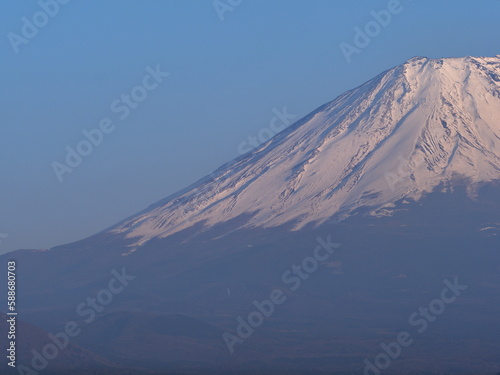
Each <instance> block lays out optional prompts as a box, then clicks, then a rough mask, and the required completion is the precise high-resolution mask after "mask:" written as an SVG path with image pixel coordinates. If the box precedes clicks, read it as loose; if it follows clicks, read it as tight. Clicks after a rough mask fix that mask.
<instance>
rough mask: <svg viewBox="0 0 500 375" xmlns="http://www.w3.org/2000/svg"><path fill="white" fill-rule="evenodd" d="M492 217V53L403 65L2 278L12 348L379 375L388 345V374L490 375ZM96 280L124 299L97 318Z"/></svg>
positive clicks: (101, 308)
mask: <svg viewBox="0 0 500 375" xmlns="http://www.w3.org/2000/svg"><path fill="white" fill-rule="evenodd" d="M499 212H500V55H497V56H495V57H464V58H440V59H429V58H424V57H415V58H412V59H410V60H408V61H407V62H405V63H404V64H402V65H400V66H397V67H395V68H392V69H389V70H387V71H386V72H383V73H382V74H380V75H378V76H377V77H375V78H373V79H372V80H370V81H368V82H367V83H365V84H363V85H361V86H359V87H358V88H355V89H353V90H351V91H348V92H346V93H344V94H342V95H340V96H339V97H338V98H336V99H335V100H333V101H332V102H329V103H327V104H325V105H323V106H321V107H319V108H318V109H316V110H315V111H313V112H312V113H310V114H309V115H307V116H306V117H304V118H303V119H301V120H299V121H297V122H296V123H294V124H293V125H291V126H290V127H288V128H287V129H285V130H283V131H282V132H280V133H279V134H277V135H276V136H275V137H273V138H272V139H270V140H269V141H267V142H266V143H264V144H262V145H261V146H260V147H259V148H257V149H254V150H253V151H251V152H249V153H247V154H245V155H242V156H240V157H238V158H237V159H235V160H233V161H231V162H229V163H227V164H225V165H223V166H221V167H220V168H219V169H217V170H216V171H215V172H214V173H212V174H211V175H210V176H207V177H205V178H203V179H201V180H200V181H198V182H196V183H194V184H192V185H191V186H188V187H187V188H185V189H183V190H181V191H179V192H177V193H175V194H173V195H171V196H169V197H167V198H165V199H163V200H161V201H159V202H157V203H155V204H153V205H152V206H150V207H148V208H146V209H145V210H143V211H142V212H140V213H138V214H136V215H133V216H132V217H130V218H127V219H125V220H123V221H121V222H120V223H118V224H116V225H114V226H112V227H111V228H108V229H105V230H103V231H102V232H100V233H97V234H95V235H93V236H91V237H89V238H86V239H83V240H80V241H77V242H74V243H70V244H66V245H62V246H57V247H54V248H52V249H48V250H18V251H15V252H11V253H9V254H5V255H3V256H1V257H0V267H2V269H7V262H8V261H10V260H16V261H17V264H18V276H17V278H18V291H19V292H18V293H19V298H18V311H19V315H18V317H17V319H18V320H19V322H21V323H20V324H24V326H25V327H30V328H29V329H24V330H23V331H22V332H23V333H22V334H23V335H24V336H23V337H21V338H19V341H18V343H19V345H18V346H21V345H25V346H26V345H32V346H33V349H35V350H38V353H43V350H42V348H39V347H37V345H42V344H41V343H44V342H49V343H50V342H51V341H50V340H51V339H50V338H48V339H47V338H46V337H45V332H52V333H53V334H56V333H57V332H64V327H65V326H66V325H67V324H68V322H73V323H74V324H76V325H77V326H78V327H79V328H80V331H81V332H80V333H79V334H78V335H77V336H76V337H72V338H71V347H70V348H69V349H67V350H68V352H66V354H65V355H62V356H59V357H57V358H54V359H51V360H50V361H48V362H50V364H49V366H48V370H47V371H46V372H45V373H47V374H49V373H50V372H49V371H51V369H52V370H53V373H54V374H62V373H77V372H75V370H76V369H75V368H73V367H72V365H71V361H72V358H78V361H80V363H85V364H86V366H87V367H88V368H92V371H93V372H92V373H93V374H121V373H125V372H124V371H125V368H126V369H127V371H129V372H128V373H137V374H143V373H144V374H165V373H167V372H168V371H170V372H169V373H171V374H174V373H182V374H211V373H214V374H235V373H245V374H252V373H258V374H262V375H264V374H297V375H298V374H306V373H311V374H312V373H314V374H339V375H340V374H367V373H370V374H377V371H379V370H381V369H380V368H378V367H374V366H376V364H377V363H378V362H377V361H376V358H378V357H379V355H380V353H382V351H383V350H385V349H383V348H387V347H394V345H393V344H391V343H394V342H397V340H398V337H400V335H401V333H402V332H403V333H405V334H406V337H407V338H409V339H411V340H408V341H407V342H409V341H411V344H408V345H407V346H404V347H401V346H400V349H401V351H400V353H399V354H398V355H396V356H394V355H393V356H391V357H390V358H389V357H388V358H389V359H390V367H389V368H388V369H386V370H384V371H385V372H387V373H394V374H429V375H430V374H436V375H437V374H443V373H448V374H495V373H498V372H500V361H499V357H498V353H499V352H500V335H499V334H498V330H497V329H496V328H497V327H498V316H500V253H499V249H500V243H499V238H500V216H499ZM98 214H99V213H98V212H96V215H98ZM318 242H319V243H323V244H324V243H325V242H326V243H327V244H331V243H335V247H336V250H335V251H332V252H331V254H330V255H329V256H327V258H325V257H324V256H322V258H321V259H320V258H319V256H318V257H316V255H318V253H317V251H318V250H317V249H318V247H317V246H318ZM328 246H329V245H328ZM328 249H329V248H328ZM314 257H316V258H314ZM311 259H312V260H311ZM315 259H316V260H315ZM311 262H312V263H311ZM311 264H312V265H313V266H311ZM117 272H120V275H122V276H120V277H118V276H116V275H118V273H117ZM112 275H115V276H114V277H115V278H117V279H120V280H122V279H123V280H125V281H126V282H125V281H124V282H123V288H121V287H120V288H121V289H120V292H119V294H116V295H113V294H111V292H109V291H108V294H107V295H108V297H107V298H108V299H106V300H104V299H103V298H100V297H99V296H101V297H102V296H104V294H106V290H107V289H106V288H108V289H109V288H111V285H112V281H110V279H111V277H112ZM123 275H129V276H123ZM287 275H288V276H287ZM111 280H113V279H111ZM115 281H116V280H115ZM290 281H293V285H294V286H296V287H294V288H289V285H290V283H289V282H290ZM453 283H455V284H453ZM450 285H455V286H453V287H452V289H449V290H454V291H455V292H457V293H456V294H455V297H456V298H455V299H450V298H449V296H448V297H446V300H445V302H446V301H448V302H446V303H445V302H443V299H442V297H440V296H443V295H446V294H443V290H445V289H443V288H444V287H448V288H450ZM456 285H460V287H458V286H456ZM108 286H109V287H108ZM116 287H117V286H116V284H114V287H113V289H112V290H117V289H116ZM453 288H454V289H453ZM103 291H104V292H103ZM276 291H278V292H276ZM458 292H460V293H458ZM103 293H104V294H103ZM273 293H274V294H273ZM278 294H279V295H280V296H281V297H280V298H277V299H276V300H278V299H279V300H280V301H285V302H283V303H280V304H276V305H274V306H273V312H272V313H270V314H266V316H265V319H264V317H263V318H262V319H263V322H262V324H260V325H254V326H253V328H252V330H251V333H250V334H248V332H249V331H250V330H249V329H247V331H246V332H247V334H246V335H243V336H245V337H244V338H242V335H240V334H241V333H242V332H243V331H245V330H244V329H243V328H241V327H243V325H244V324H250V323H248V321H249V319H251V316H255V314H253V312H254V311H256V306H262V303H263V302H262V301H267V300H269V299H270V298H271V299H272V297H270V296H273V295H274V296H277V295H278ZM95 296H97V298H96V297H95ZM109 296H111V299H109ZM92 298H94V299H92ZM440 298H441V299H440ZM99 301H100V302H99ZM436 301H437V302H436ZM99 303H100V304H99ZM82 304H83V307H84V309H83V310H82V308H81V306H82ZM96 304H97V305H96ZM441 304H442V306H443V307H442V308H441ZM0 305H1V306H7V300H6V297H5V294H4V295H3V296H2V297H1V298H0ZM267 306H269V305H267ZM436 306H438V307H439V309H437V307H436ZM82 311H84V312H85V313H83V314H82ZM268 311H269V310H268ZM252 314H253V315H252ZM415 314H417V315H415ZM429 314H430V315H429ZM2 316H3V315H2ZM90 317H92V319H90ZM412 317H413V318H412ZM22 322H25V323H22ZM242 322H247V323H242ZM416 322H419V323H417V324H415V323H416ZM424 323H425V324H424ZM36 327H38V328H36ZM248 327H250V326H249V325H248ZM424 327H425V328H424ZM418 328H419V329H418ZM30 332H34V333H32V335H33V337H30ZM35 333H36V337H34V335H35ZM228 334H229V335H233V336H232V337H239V340H238V339H236V341H234V345H232V347H230V348H229V349H230V350H228V345H227V340H225V339H224V338H225V337H228V336H227V335H228ZM51 337H52V336H51ZM58 337H60V336H58ZM391 345H392V346H391ZM31 349H32V348H31V347H29V348H28V347H23V350H22V351H20V352H19V358H18V362H19V363H20V364H23V365H25V366H30V363H32V354H31V353H32V351H31ZM384 353H385V352H384ZM367 363H369V364H370V365H367ZM117 364H120V367H117V366H118V365H117ZM0 365H2V364H0ZM0 367H1V368H2V369H3V368H7V366H3V367H2V366H0ZM8 371H9V369H6V370H5V373H6V374H7V373H8ZM166 371H167V372H166ZM379 372H380V371H379ZM13 373H16V372H13Z"/></svg>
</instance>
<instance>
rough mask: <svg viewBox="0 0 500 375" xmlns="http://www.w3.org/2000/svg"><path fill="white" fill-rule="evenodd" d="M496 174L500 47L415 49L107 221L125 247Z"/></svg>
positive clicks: (319, 216) (308, 220)
mask: <svg viewBox="0 0 500 375" xmlns="http://www.w3.org/2000/svg"><path fill="white" fill-rule="evenodd" d="M458 176H461V177H465V178H466V179H467V180H468V181H469V187H470V188H471V189H470V190H471V191H473V187H474V185H475V184H477V183H478V182H488V181H492V180H496V179H499V178H500V55H497V56H496V57H465V58H444V59H429V58H424V57H415V58H412V59H411V60H409V61H407V62H406V63H404V64H403V65H400V66H397V67H395V68H393V69H390V70H388V71H386V72H384V73H382V74H380V75H379V76H377V77H375V78H373V79H372V80H370V81H368V82H367V83H365V84H363V85H362V86H360V87H358V88H356V89H354V90H351V91H348V92H346V93H344V94H342V95H340V96H339V97H338V98H336V99H335V100H334V101H332V102H330V103H327V104H325V105H323V106H322V107H320V108H318V109H317V110H315V111H314V112H312V113H311V114H309V115H308V116H306V117H305V118H303V119H301V120H299V121H298V122H296V123H295V124H294V125H292V126H291V127H289V128H288V129H286V130H284V131H283V132H281V133H279V134H278V135H277V136H275V137H274V138H272V139H271V140H269V141H268V142H267V143H265V144H264V145H262V146H261V147H260V148H259V149H257V150H255V151H253V152H251V153H249V154H246V155H243V156H241V157H239V158H237V159H235V160H234V161H232V162H230V163H228V164H226V165H224V166H222V167H221V168H219V169H218V170H217V171H216V172H215V173H214V174H212V175H211V176H210V177H207V178H205V179H202V180H200V181H198V182H197V183H195V184H193V185H191V186H190V187H188V188H186V189H184V190H182V191H180V192H179V193H177V194H174V195H172V196H170V197H168V198H166V199H164V200H162V201H160V202H158V203H156V204H155V205H153V206H151V207H149V208H148V209H146V210H145V211H143V212H141V213H139V214H138V215H135V216H133V217H131V218H129V219H127V220H125V221H123V222H121V223H119V224H118V225H117V226H115V227H113V228H111V229H110V231H111V233H120V234H124V235H125V236H126V237H127V238H131V239H132V238H133V241H134V245H133V246H134V247H136V246H139V245H142V244H144V243H145V242H147V241H148V240H150V239H151V238H154V237H160V238H161V237H166V236H168V235H170V234H172V233H175V232H178V231H179V230H182V229H184V228H187V227H189V226H191V225H193V224H196V223H203V225H205V226H211V225H214V224H216V223H220V222H224V221H228V220H230V219H234V218H236V217H238V216H240V215H248V216H247V217H249V219H248V220H246V221H245V222H244V223H242V224H241V225H242V226H243V227H266V228H268V227H273V226H278V225H281V224H285V223H293V225H294V228H296V229H299V228H301V227H303V226H304V225H306V224H321V223H323V222H325V221H328V220H330V219H332V218H342V217H346V216H348V215H349V214H350V213H352V212H353V211H354V210H356V209H358V208H361V207H368V208H370V209H372V211H374V210H375V209H376V208H380V207H387V206H390V205H391V204H392V203H393V202H395V201H397V200H399V199H401V198H403V197H408V198H413V199H418V198H420V197H421V196H422V194H424V193H426V192H430V191H432V190H433V189H434V188H435V187H437V186H438V185H439V184H440V183H442V182H445V181H451V180H453V179H454V178H455V177H458Z"/></svg>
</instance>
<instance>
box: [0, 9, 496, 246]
mask: <svg viewBox="0 0 500 375" xmlns="http://www.w3.org/2000/svg"><path fill="white" fill-rule="evenodd" d="M42 1H47V2H48V3H50V2H51V1H52V0H42ZM66 1H67V0H66ZM61 2H62V0H61ZM239 2H240V0H221V3H225V4H231V3H232V4H236V6H234V7H233V6H231V5H228V6H229V7H231V11H229V10H227V9H229V8H224V7H223V6H222V5H220V3H219V7H220V9H221V10H220V12H223V11H224V9H226V10H227V11H225V12H224V13H223V15H222V16H223V17H224V20H223V21H221V19H220V17H219V15H218V13H217V12H216V10H215V9H214V4H213V0H196V1H195V0H176V1H173V0H109V1H101V0H99V1H98V0H85V1H82V0H81V1H78V0H72V1H69V2H68V3H67V4H64V5H60V6H59V8H60V9H58V10H57V9H54V7H52V8H51V12H52V13H53V14H54V15H53V17H51V16H47V20H45V19H44V16H43V14H42V15H41V14H39V13H37V12H40V11H41V9H42V8H41V7H40V4H39V3H38V2H37V1H35V0H23V1H14V0H6V1H2V3H1V4H0V27H1V30H0V37H1V39H0V63H1V73H0V87H1V91H0V95H1V98H0V99H1V101H0V102H1V110H0V124H1V129H2V135H1V136H0V155H1V157H0V178H1V183H0V193H1V194H0V241H1V242H0V253H3V252H6V251H11V250H16V249H19V248H49V247H52V246H55V245H58V244H63V243H67V242H72V241H76V240H79V239H82V238H84V237H86V236H89V235H92V234H94V233H96V232H98V231H100V230H102V229H105V228H106V227H109V226H111V225H113V224H114V223H116V222H118V221H120V220H121V219H123V218H125V217H127V216H129V215H132V214H134V213H136V212H137V211H140V210H142V209H143V208H145V207H146V206H148V205H149V204H151V203H154V202H155V201H157V200H159V199H162V198H164V197H166V196H167V195H169V194H171V193H173V192H175V191H176V190H178V189H180V188H183V187H185V186H186V185H188V184H190V183H192V182H194V181H195V180H197V179H199V178H201V177H203V176H204V175H206V174H208V173H210V172H211V171H213V170H214V169H216V168H217V167H218V166H220V165H221V164H223V163H224V162H226V161H229V160H230V159H232V158H234V157H236V156H238V155H239V153H238V148H240V149H241V148H242V147H241V144H242V142H245V141H246V140H247V139H248V137H249V136H258V134H259V131H261V130H262V129H264V128H269V123H270V121H271V120H272V119H273V117H274V116H276V114H275V112H276V110H279V111H282V110H283V108H284V107H285V106H286V109H287V112H288V113H290V114H294V115H296V116H297V117H296V119H299V117H302V116H304V115H306V114H307V113H308V112H310V111H312V110H314V109H315V108H317V107H318V106H320V105H321V104H323V103H325V102H328V101H330V100H333V99H334V98H335V97H336V96H338V95H339V94H341V93H342V92H344V91H345V90H348V89H351V88H353V87H355V86H358V85H360V84H361V83H363V82H365V81H366V80H368V79H370V78H372V77H373V76H375V75H377V74H379V73H381V72H382V71H383V70H386V69H389V68H391V67H392V66H395V65H398V64H401V63H402V62H404V61H405V60H407V59H409V58H411V57H413V56H427V57H449V56H466V55H477V56H493V55H497V54H500V28H499V27H498V15H499V14H500V1H498V0H477V1H471V0H467V1H466V0H440V1H436V0H413V1H410V0H401V8H402V11H400V12H399V13H397V14H393V15H392V19H391V20H390V22H389V23H388V25H387V26H385V27H382V28H381V31H380V32H379V33H375V31H376V30H375V29H373V32H374V33H375V34H377V35H376V36H374V37H373V39H372V40H371V41H370V42H369V43H368V45H367V46H366V47H363V48H361V49H360V53H359V54H353V55H352V56H351V57H352V61H351V62H350V63H348V62H347V61H346V59H345V57H344V55H343V53H342V51H341V49H340V47H339V45H340V43H342V42H346V43H349V44H351V45H354V40H353V39H354V35H355V31H354V28H355V27H360V28H361V29H364V27H365V26H366V25H367V23H368V22H370V21H372V20H373V19H374V18H373V15H372V14H371V11H380V10H383V9H387V8H388V1H387V0H385V1H379V0H372V1H365V0H363V1H361V0H360V1H356V0H335V1H332V0H316V1H309V0H308V1H305V0H303V1H298V0H272V1H270V0H243V1H242V2H241V3H240V4H239V5H237V4H238V3H239ZM398 9H399V8H398ZM33 16H35V18H36V22H37V23H38V24H39V25H43V24H44V23H46V25H44V26H40V27H39V28H38V32H37V33H36V35H34V36H33V35H31V34H30V33H29V32H30V31H31V33H32V34H33V33H34V32H33V30H29V27H25V28H24V32H25V34H26V35H28V36H29V38H26V39H25V40H24V42H23V43H20V42H19V40H20V39H15V40H16V43H12V38H14V37H13V36H12V34H9V33H14V34H16V35H18V36H19V37H23V33H22V32H23V25H24V23H25V21H23V17H26V19H27V20H28V21H33ZM35 27H36V26H35ZM9 35H10V37H9ZM19 43H20V44H19ZM13 45H17V47H13ZM16 48H17V49H18V51H17V53H16V52H15V49H16ZM158 64H159V66H160V69H161V71H163V72H168V73H170V75H169V76H168V77H166V78H165V77H163V78H162V79H163V81H162V82H161V83H159V84H158V85H157V86H156V87H155V88H154V89H151V90H150V91H146V94H147V98H146V99H145V100H144V101H142V102H140V103H139V104H138V105H137V107H136V108H133V109H131V110H130V114H129V115H128V116H126V118H125V119H123V120H121V119H120V118H119V116H120V113H115V112H113V111H112V110H111V107H110V106H111V104H112V103H113V102H114V101H116V100H119V101H120V100H121V99H120V98H121V95H122V94H127V93H128V94H130V92H131V90H132V89H133V88H134V87H135V86H137V85H142V82H143V79H144V78H145V76H146V75H147V74H149V73H148V71H147V70H146V68H147V67H148V66H150V67H151V68H152V69H155V68H156V66H157V65H158ZM154 83H155V82H154V81H151V79H147V81H146V84H147V86H148V87H149V88H152V87H153V86H155V85H154ZM143 93H144V90H142V89H137V90H136V95H139V94H143ZM136 97H137V96H136ZM115 108H116V107H115ZM273 110H274V112H273ZM121 114H122V115H124V112H121ZM103 118H110V119H112V121H113V125H114V126H115V127H114V130H113V131H112V132H111V133H107V134H104V138H103V141H102V143H101V144H99V145H98V146H96V147H94V149H93V151H92V152H91V153H90V154H89V155H88V156H86V157H84V158H82V162H81V164H80V165H78V166H77V167H76V168H74V170H73V172H71V173H65V174H64V178H63V181H62V182H60V181H59V180H58V178H57V176H56V174H55V172H54V170H53V167H52V163H53V162H54V161H57V162H60V163H64V159H65V157H66V154H67V150H66V146H70V147H72V148H75V147H76V146H77V144H78V143H79V142H80V141H82V140H84V139H86V138H84V136H83V134H82V131H83V130H87V131H90V130H92V129H95V128H97V127H98V126H99V123H100V121H101V120H102V119H103ZM268 133H269V132H268ZM262 134H263V133H262ZM243 149H248V147H244V148H243ZM7 235H8V236H7Z"/></svg>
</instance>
